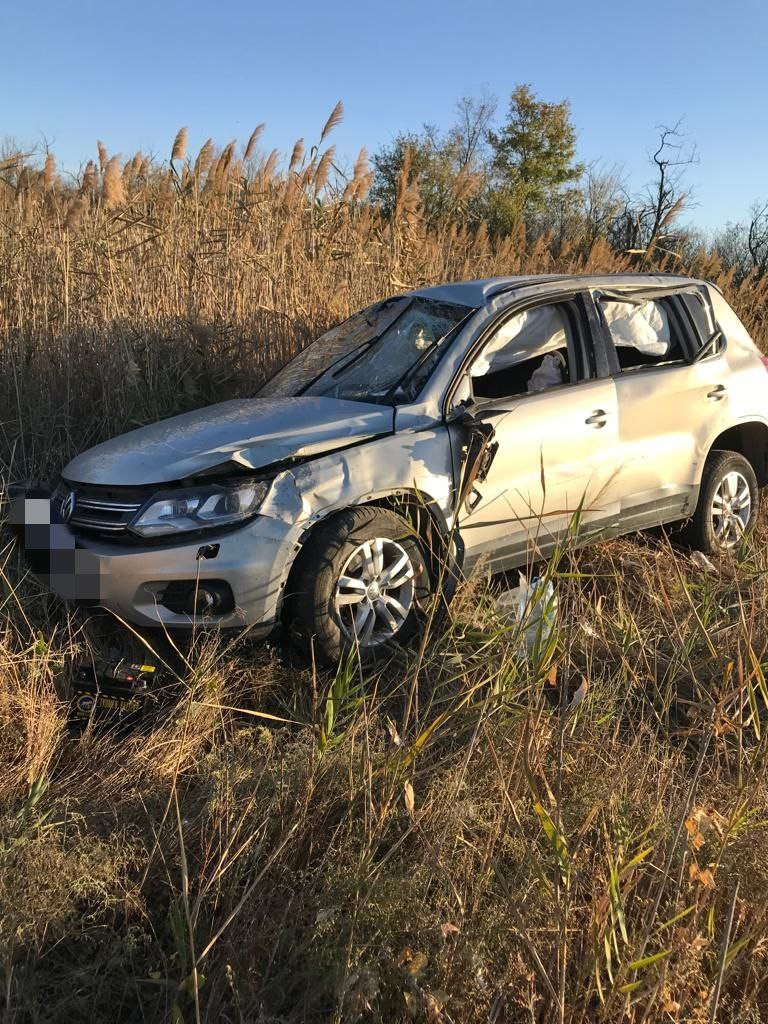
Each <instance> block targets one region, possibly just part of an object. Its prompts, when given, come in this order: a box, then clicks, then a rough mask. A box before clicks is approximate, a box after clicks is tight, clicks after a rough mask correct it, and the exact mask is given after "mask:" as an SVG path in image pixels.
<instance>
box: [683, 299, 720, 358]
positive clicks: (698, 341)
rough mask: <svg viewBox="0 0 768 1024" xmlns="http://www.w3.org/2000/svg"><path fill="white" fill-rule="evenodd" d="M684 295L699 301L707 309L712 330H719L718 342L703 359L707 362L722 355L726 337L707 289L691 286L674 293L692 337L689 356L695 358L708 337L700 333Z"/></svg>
mask: <svg viewBox="0 0 768 1024" xmlns="http://www.w3.org/2000/svg"><path fill="white" fill-rule="evenodd" d="M686 296H691V297H692V299H693V300H694V301H698V302H700V303H701V304H702V306H703V307H704V309H705V311H707V312H708V314H709V316H708V319H709V320H710V321H711V323H712V329H713V331H714V332H715V333H717V332H718V331H719V332H720V341H719V343H718V344H717V345H716V346H715V347H714V349H713V351H712V352H710V353H709V355H706V356H704V357H703V361H704V362H707V361H708V360H710V359H716V358H717V357H718V356H720V355H722V354H723V353H724V352H725V349H726V347H727V345H728V339H727V337H726V334H725V332H724V331H722V329H721V328H720V325H719V324H718V322H717V317H716V316H715V310H714V306H713V305H712V300H711V299H710V297H709V293H708V291H707V289H706V288H704V287H701V286H700V287H693V288H685V289H682V290H681V291H679V292H677V293H676V294H675V300H676V301H677V302H678V303H679V305H680V309H681V315H682V316H683V317H684V319H685V321H686V323H687V324H688V326H689V330H690V333H691V338H692V340H693V343H694V347H693V353H692V357H691V358H695V356H696V353H697V352H698V351H699V350H700V349H701V348H703V346H704V345H706V343H707V342H708V341H709V337H708V336H706V337H705V336H704V335H703V334H702V333H701V331H700V329H699V324H698V322H697V320H696V317H695V316H694V315H693V313H692V312H691V310H690V308H689V306H688V303H687V302H686Z"/></svg>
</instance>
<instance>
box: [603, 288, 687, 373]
mask: <svg viewBox="0 0 768 1024" xmlns="http://www.w3.org/2000/svg"><path fill="white" fill-rule="evenodd" d="M688 293H697V290H696V289H695V288H675V289H669V290H659V289H654V290H643V289H637V290H634V289H617V290H616V291H613V290H611V291H602V290H601V289H593V290H592V291H591V292H590V297H591V300H592V305H593V307H594V310H595V316H596V318H597V322H598V325H599V330H600V336H601V338H602V340H603V344H604V346H605V350H606V354H607V357H608V363H609V366H610V373H611V376H612V377H614V378H616V377H624V376H634V375H635V374H639V373H649V372H652V373H661V372H663V371H664V370H676V369H679V368H680V367H682V366H690V364H691V363H692V362H693V359H694V356H695V355H696V353H697V352H698V351H699V349H700V348H701V346H702V345H703V344H704V342H703V341H700V340H699V339H700V335H699V332H698V330H697V328H696V326H695V323H694V319H693V316H692V314H691V313H690V311H689V310H687V309H686V307H685V302H684V301H683V299H682V296H683V295H685V294H688ZM603 301H606V302H622V301H623V302H626V303H627V304H630V305H632V304H637V303H642V302H663V303H664V309H665V311H666V313H667V316H668V317H669V318H670V319H671V321H672V324H671V327H672V331H673V332H675V333H676V335H677V336H678V338H679V340H680V345H681V348H682V350H683V358H682V359H674V360H669V361H667V362H660V363H646V364H644V365H640V366H634V367H622V366H621V364H620V363H619V356H618V353H617V351H616V344H615V342H614V340H613V335H612V334H611V329H610V327H609V326H608V322H607V320H606V318H605V315H604V314H603V311H602V308H601V303H602V302H603ZM705 340H706V339H705Z"/></svg>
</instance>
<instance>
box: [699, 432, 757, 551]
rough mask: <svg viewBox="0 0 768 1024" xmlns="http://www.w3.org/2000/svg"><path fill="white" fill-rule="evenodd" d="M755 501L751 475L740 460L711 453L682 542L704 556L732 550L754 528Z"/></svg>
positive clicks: (754, 481) (754, 482)
mask: <svg viewBox="0 0 768 1024" xmlns="http://www.w3.org/2000/svg"><path fill="white" fill-rule="evenodd" d="M758 501H759V491H758V486H757V478H756V477H755V471H754V470H753V469H752V466H751V465H750V463H749V462H748V461H747V460H746V459H745V458H744V456H743V455H739V454H738V453H737V452H726V451H722V452H713V453H712V454H711V455H710V457H709V458H708V459H707V463H706V466H705V467H704V473H703V476H702V479H701V488H700V490H699V500H698V504H697V505H696V511H695V512H694V514H693V518H692V519H691V521H690V523H689V524H688V526H687V527H686V530H685V534H684V536H685V539H686V541H687V542H688V543H689V544H690V545H691V547H695V548H698V549H699V550H700V551H705V552H706V553H707V554H716V553H717V552H722V551H731V550H734V549H735V548H737V547H738V546H739V544H741V542H742V540H743V538H744V535H745V534H746V533H747V532H748V531H749V530H751V528H752V527H753V526H754V523H755V520H756V518H757V510H758Z"/></svg>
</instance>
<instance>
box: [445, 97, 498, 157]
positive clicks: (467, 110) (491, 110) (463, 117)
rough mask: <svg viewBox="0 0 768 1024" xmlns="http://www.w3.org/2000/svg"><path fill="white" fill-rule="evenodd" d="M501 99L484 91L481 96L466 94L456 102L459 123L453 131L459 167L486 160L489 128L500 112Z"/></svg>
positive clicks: (449, 138)
mask: <svg viewBox="0 0 768 1024" xmlns="http://www.w3.org/2000/svg"><path fill="white" fill-rule="evenodd" d="M497 103H498V101H497V99H496V97H495V96H492V95H491V94H490V93H486V92H483V93H482V94H481V95H480V96H479V97H474V96H462V97H461V99H460V100H459V101H458V102H457V103H456V123H455V124H454V126H453V128H452V129H451V131H450V132H449V135H448V142H449V144H451V143H452V144H453V145H454V147H455V153H456V163H457V164H458V166H459V169H464V168H474V167H475V166H476V165H477V164H481V165H482V164H485V163H486V153H485V149H486V147H487V143H488V131H489V129H490V127H491V123H492V121H493V118H494V117H495V115H496V106H497Z"/></svg>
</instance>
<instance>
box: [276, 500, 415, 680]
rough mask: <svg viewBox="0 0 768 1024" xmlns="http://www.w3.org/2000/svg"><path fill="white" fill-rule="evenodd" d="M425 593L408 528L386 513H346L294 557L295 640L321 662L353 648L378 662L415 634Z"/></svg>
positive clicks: (318, 532) (320, 530)
mask: <svg viewBox="0 0 768 1024" xmlns="http://www.w3.org/2000/svg"><path fill="white" fill-rule="evenodd" d="M393 570H394V572H393ZM388 574H389V575H388ZM430 589H431V585H430V574H429V570H428V568H427V561H426V559H425V557H424V551H423V548H422V544H421V542H420V540H419V538H418V536H417V535H416V534H415V532H414V529H413V527H412V526H411V524H410V523H408V522H407V521H406V520H405V519H403V518H401V517H400V516H398V515H396V514H395V513H394V512H391V511H389V510H388V509H383V508H377V507H373V506H361V507H359V508H351V509H347V510H345V511H344V512H340V513H338V514H337V515H334V516H333V517H332V518H331V519H329V521H328V522H327V523H323V524H321V525H320V526H318V527H317V528H316V529H315V530H314V531H313V533H312V534H311V536H310V538H309V539H308V541H307V542H306V545H305V547H304V550H303V551H302V552H301V554H300V555H299V561H298V564H297V568H296V572H295V574H294V575H293V581H292V586H291V591H292V593H291V595H290V596H289V601H290V610H291V613H292V614H291V615H290V618H291V619H292V624H293V626H294V629H293V639H294V640H295V641H296V642H297V643H298V645H299V647H300V648H301V649H303V650H304V651H305V652H306V653H311V654H312V656H313V657H314V659H315V660H316V661H318V662H320V663H322V664H325V665H332V664H337V663H338V661H339V660H340V659H341V658H342V657H343V656H344V655H345V654H346V653H347V652H348V651H350V650H358V651H359V654H360V658H361V660H362V661H364V662H371V661H375V660H376V659H377V658H379V657H381V656H382V655H385V654H387V653H390V652H391V649H392V645H393V644H395V643H397V644H405V643H407V642H408V641H409V640H411V639H412V638H413V636H414V635H415V634H416V633H417V631H418V629H419V626H420V620H421V618H422V613H423V611H424V608H425V605H426V602H427V599H428V597H429V593H430Z"/></svg>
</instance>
